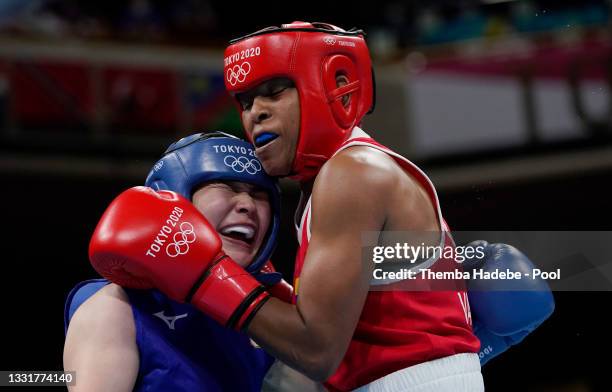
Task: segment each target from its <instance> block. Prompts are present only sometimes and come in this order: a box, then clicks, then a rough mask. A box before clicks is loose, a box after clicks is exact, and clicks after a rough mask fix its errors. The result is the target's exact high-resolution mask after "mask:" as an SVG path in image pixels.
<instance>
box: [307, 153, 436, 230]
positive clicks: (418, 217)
mask: <svg viewBox="0 0 612 392" xmlns="http://www.w3.org/2000/svg"><path fill="white" fill-rule="evenodd" d="M328 189H334V191H335V192H337V191H340V192H342V189H346V194H349V195H352V196H351V198H357V199H360V198H361V197H364V199H363V200H365V201H366V202H367V203H368V204H369V207H368V209H369V210H370V211H372V208H374V209H376V208H375V207H376V206H378V209H381V210H382V211H383V213H384V215H385V218H384V222H385V223H384V227H381V228H378V230H380V229H384V230H415V229H418V230H436V229H437V228H438V222H437V217H436V212H435V209H434V206H433V204H432V201H431V200H430V198H429V196H428V195H427V192H426V190H425V189H424V188H423V186H422V185H421V184H419V182H418V181H417V180H416V179H415V178H413V177H412V176H411V175H410V174H409V173H407V172H406V171H405V170H404V169H403V168H402V167H401V166H400V165H399V164H398V163H397V162H396V161H395V160H394V159H393V158H392V157H391V156H390V155H389V154H387V153H385V152H383V151H380V150H377V149H374V148H370V147H365V146H354V147H351V148H347V149H345V150H343V151H341V152H340V153H338V154H337V155H335V156H334V157H332V158H331V159H330V160H329V161H328V162H326V164H325V165H324V166H323V168H322V169H321V172H320V173H319V175H318V176H317V179H316V181H315V185H314V189H313V203H315V200H316V199H317V193H318V192H321V193H324V194H327V190H328ZM360 196H361V197H360ZM315 211H316V209H315Z"/></svg>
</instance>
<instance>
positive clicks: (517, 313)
mask: <svg viewBox="0 0 612 392" xmlns="http://www.w3.org/2000/svg"><path fill="white" fill-rule="evenodd" d="M468 246H471V247H474V248H476V247H482V248H483V249H484V257H482V258H477V257H474V258H470V259H466V260H465V261H464V263H463V268H464V270H465V271H471V270H474V269H480V268H481V269H482V271H483V272H493V271H496V270H499V271H500V272H501V271H506V270H509V271H512V272H521V273H522V274H523V276H522V278H521V279H490V280H485V279H470V280H469V281H468V282H467V284H468V297H469V301H470V308H471V311H472V318H473V320H474V334H475V335H476V336H477V337H478V339H480V343H481V347H480V353H479V356H480V364H481V366H482V365H484V364H485V363H487V362H488V361H489V360H490V359H492V358H494V357H496V356H497V355H499V354H501V353H503V352H504V351H506V350H507V349H508V348H510V347H511V346H513V345H515V344H518V343H519V342H521V341H522V340H523V339H524V338H525V337H526V336H527V335H529V334H530V333H531V332H532V331H533V330H535V329H536V328H537V327H538V326H539V325H540V324H542V323H543V322H544V320H546V319H547V318H548V317H550V315H551V314H552V312H553V311H554V309H555V301H554V298H553V295H552V292H551V290H550V287H549V286H548V284H547V283H546V282H545V281H544V280H543V279H540V278H536V279H533V269H534V266H533V263H532V262H531V261H530V260H529V259H528V258H527V256H525V255H524V254H523V253H521V252H520V251H519V250H518V249H516V248H514V247H512V246H510V245H506V244H489V243H488V242H486V241H474V242H471V243H470V244H468ZM524 273H529V275H528V276H525V275H524ZM472 277H473V275H472Z"/></svg>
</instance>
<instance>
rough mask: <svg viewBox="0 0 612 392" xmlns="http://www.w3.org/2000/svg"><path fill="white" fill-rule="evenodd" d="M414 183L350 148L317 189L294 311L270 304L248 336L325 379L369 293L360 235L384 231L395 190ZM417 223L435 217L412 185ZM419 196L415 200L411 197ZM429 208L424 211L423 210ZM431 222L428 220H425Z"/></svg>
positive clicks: (385, 162) (387, 162) (385, 161)
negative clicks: (423, 217)
mask: <svg viewBox="0 0 612 392" xmlns="http://www.w3.org/2000/svg"><path fill="white" fill-rule="evenodd" d="M406 179H408V180H409V178H408V177H407V176H406V175H405V174H404V172H403V171H401V169H399V168H398V167H397V165H396V164H395V163H394V162H393V161H392V160H391V159H390V158H389V157H388V156H387V155H385V154H383V153H380V152H377V151H373V150H372V149H367V148H366V149H364V148H359V147H357V148H351V149H348V150H345V151H343V152H342V153H341V154H339V155H337V156H336V157H334V158H333V159H332V160H331V161H329V162H328V163H327V164H326V165H325V167H324V168H323V169H322V170H321V172H320V173H319V175H318V177H317V180H316V182H315V184H314V187H313V195H312V212H313V216H312V218H311V240H310V243H309V248H308V253H307V256H306V260H305V262H304V267H303V270H302V273H301V275H300V283H299V296H298V302H297V304H296V305H290V304H287V303H284V302H282V301H280V300H277V299H275V298H272V299H270V300H269V301H268V302H267V303H266V304H265V305H264V306H263V307H262V309H261V310H260V311H259V312H258V313H257V314H256V315H255V317H254V319H253V320H252V322H251V324H250V326H249V329H248V333H249V334H250V335H251V336H252V337H253V338H254V340H256V341H257V343H258V344H260V345H261V346H262V347H264V348H265V349H266V350H267V351H268V352H270V353H271V354H272V355H274V356H275V357H277V358H279V359H280V360H282V361H283V362H285V363H286V364H288V365H290V366H291V367H294V368H295V369H297V370H299V371H300V372H302V373H304V374H306V375H307V376H309V377H310V378H312V379H314V380H318V381H324V380H326V379H327V378H329V376H331V375H332V374H333V373H334V371H335V370H336V368H337V367H338V365H339V364H340V361H341V360H342V358H343V357H344V355H345V353H346V350H347V348H348V345H349V343H350V340H351V337H352V336H353V333H354V331H355V327H356V325H357V322H358V320H359V316H360V314H361V311H362V308H363V304H364V302H365V299H366V295H367V293H368V289H369V281H370V278H371V276H372V270H373V264H372V263H371V262H363V261H362V257H361V250H362V247H361V234H362V232H363V231H377V230H383V229H384V228H385V225H386V222H387V219H388V208H390V207H389V206H390V205H392V204H393V203H395V199H397V195H396V194H395V193H394V191H392V190H394V189H398V184H401V183H402V181H404V182H405V181H406ZM409 184H410V185H409V186H407V187H404V188H405V189H402V191H404V192H406V191H408V194H405V195H404V197H407V198H409V199H410V198H411V194H410V192H413V196H415V197H416V198H417V199H422V200H423V202H424V203H427V205H425V206H424V205H422V203H419V202H414V203H411V204H413V205H414V207H411V208H414V210H413V211H412V213H413V214H415V217H416V216H418V215H419V214H422V213H423V212H421V211H428V213H429V212H431V206H430V205H429V202H428V200H427V199H426V198H423V197H419V195H418V193H419V192H420V189H418V187H417V186H416V184H414V183H413V182H412V181H411V180H409ZM415 197H412V198H413V199H414V198H415ZM423 207H424V208H423ZM426 220H427V219H426Z"/></svg>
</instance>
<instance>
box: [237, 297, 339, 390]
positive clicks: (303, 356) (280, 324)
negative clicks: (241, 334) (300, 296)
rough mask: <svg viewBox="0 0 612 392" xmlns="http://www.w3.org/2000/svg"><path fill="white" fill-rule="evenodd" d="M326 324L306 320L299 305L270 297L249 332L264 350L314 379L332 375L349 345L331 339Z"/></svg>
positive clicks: (319, 379)
mask: <svg viewBox="0 0 612 392" xmlns="http://www.w3.org/2000/svg"><path fill="white" fill-rule="evenodd" d="M328 328H329V326H328V325H321V324H320V323H318V325H317V323H312V322H311V323H309V322H308V318H307V317H305V315H303V314H301V313H300V311H299V309H298V307H297V306H295V305H290V304H288V303H285V302H283V301H281V300H278V299H276V298H271V299H270V300H269V301H267V302H266V304H265V305H264V306H263V307H262V308H261V310H260V311H259V312H258V313H257V314H256V315H255V317H254V318H253V320H252V322H251V323H250V325H249V327H248V333H249V335H250V336H251V337H252V338H253V340H255V341H256V342H257V343H258V344H259V345H260V346H262V347H263V348H264V349H265V350H266V351H268V352H269V353H270V354H272V355H273V356H274V357H276V358H278V359H280V360H281V361H283V362H284V363H286V364H287V365H289V366H291V367H292V368H294V369H296V370H298V371H300V372H301V373H303V374H305V375H306V376H308V377H310V378H312V379H313V380H316V381H325V380H326V379H327V378H329V376H331V375H332V374H333V373H334V371H335V370H336V368H337V367H338V365H339V364H340V361H341V360H342V358H343V356H344V353H345V352H346V349H347V347H348V343H349V341H350V335H349V336H348V338H347V339H333V338H332V336H331V335H332V334H331V333H329V332H330V331H328V330H326V329H328Z"/></svg>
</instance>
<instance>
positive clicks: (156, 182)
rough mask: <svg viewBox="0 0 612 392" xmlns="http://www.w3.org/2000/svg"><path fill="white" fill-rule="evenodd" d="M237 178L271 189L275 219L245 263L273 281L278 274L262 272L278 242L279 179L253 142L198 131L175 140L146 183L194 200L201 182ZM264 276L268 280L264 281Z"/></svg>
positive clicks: (256, 273)
mask: <svg viewBox="0 0 612 392" xmlns="http://www.w3.org/2000/svg"><path fill="white" fill-rule="evenodd" d="M212 181H236V182H241V183H247V184H252V185H255V186H257V187H258V188H261V189H263V190H265V191H267V193H268V198H269V201H270V206H271V208H272V221H271V223H270V228H269V229H268V233H267V235H266V239H265V241H264V243H263V244H262V245H261V246H260V248H259V253H258V254H257V256H256V258H255V259H254V260H253V261H252V262H251V264H249V266H248V267H246V270H247V271H248V272H250V273H252V274H255V275H256V276H257V277H258V278H259V279H260V281H262V283H268V284H273V283H276V282H275V281H270V279H271V278H273V277H274V278H279V275H278V274H275V275H270V274H261V273H259V271H260V269H261V268H262V267H263V266H264V264H265V263H266V261H267V260H268V259H269V258H270V255H271V254H272V252H273V250H274V247H275V245H276V237H277V234H278V229H279V226H280V192H279V189H278V185H277V183H276V180H274V179H273V178H272V177H270V176H268V175H267V174H266V172H265V171H264V170H263V168H262V166H261V164H260V163H259V160H257V158H256V157H255V150H254V148H253V146H252V145H251V144H250V143H247V142H246V141H244V140H241V139H239V138H237V137H235V136H232V135H229V134H227V133H224V132H213V133H196V134H193V135H190V136H187V137H184V138H182V139H181V140H179V141H177V142H175V143H173V144H171V145H170V147H168V149H167V150H166V152H165V153H164V156H163V157H162V158H161V159H160V160H159V161H157V163H156V164H155V165H154V166H153V169H152V170H151V171H150V172H149V175H148V176H147V180H146V181H145V185H146V186H148V187H151V188H153V189H155V190H171V191H174V192H177V193H179V194H181V195H182V196H183V197H185V198H187V199H189V200H191V199H192V197H193V195H194V193H195V191H196V190H197V188H198V187H200V186H202V184H205V183H209V182H212ZM264 280H265V281H264Z"/></svg>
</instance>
